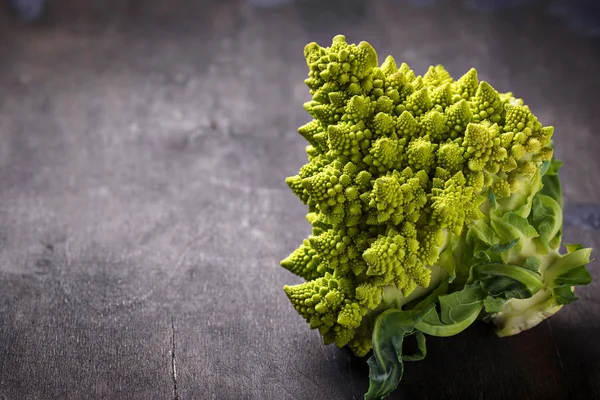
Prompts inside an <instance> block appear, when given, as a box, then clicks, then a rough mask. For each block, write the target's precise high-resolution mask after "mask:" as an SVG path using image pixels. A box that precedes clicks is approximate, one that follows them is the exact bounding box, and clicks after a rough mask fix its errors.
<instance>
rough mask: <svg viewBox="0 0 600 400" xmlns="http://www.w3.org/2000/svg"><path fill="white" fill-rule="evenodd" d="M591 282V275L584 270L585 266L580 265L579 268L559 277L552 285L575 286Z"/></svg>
mask: <svg viewBox="0 0 600 400" xmlns="http://www.w3.org/2000/svg"><path fill="white" fill-rule="evenodd" d="M591 281H592V275H590V273H589V272H588V270H587V269H586V268H585V265H582V266H580V267H577V268H573V269H571V270H570V271H567V272H565V273H564V274H562V275H559V276H558V277H557V278H555V279H554V284H555V285H556V286H562V285H568V286H577V285H587V284H588V283H590V282H591Z"/></svg>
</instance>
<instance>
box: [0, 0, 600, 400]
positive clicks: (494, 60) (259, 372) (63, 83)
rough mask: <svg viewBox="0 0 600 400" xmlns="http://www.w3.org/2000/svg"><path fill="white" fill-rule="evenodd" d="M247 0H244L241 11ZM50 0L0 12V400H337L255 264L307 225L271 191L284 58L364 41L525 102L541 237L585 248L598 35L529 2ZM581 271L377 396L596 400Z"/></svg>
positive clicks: (354, 373) (594, 155)
mask: <svg viewBox="0 0 600 400" xmlns="http://www.w3.org/2000/svg"><path fill="white" fill-rule="evenodd" d="M253 3H257V1H256V0H255V1H254V2H253ZM253 3H252V2H244V1H235V2H232V1H213V2H200V1H184V0H170V1H167V0H162V1H161V0H144V1H142V0H137V1H134V0H127V1H125V0H123V1H120V0H110V1H103V2H100V1H96V2H91V1H90V2H85V1H66V0H65V1H61V0H55V1H53V2H51V4H50V6H51V7H50V8H49V9H48V10H47V12H46V13H45V14H44V16H43V17H42V19H41V20H40V21H38V22H36V23H32V24H25V23H21V22H17V21H16V20H14V19H13V18H12V17H10V16H9V15H8V14H7V13H5V12H0V399H4V400H13V399H25V400H30V399H127V400H137V399H140V400H148V399H185V400H188V399H284V400H285V399H290V400H291V399H296V400H300V399H311V400H312V399H360V398H362V394H363V393H364V392H365V391H366V389H367V385H368V369H367V366H366V363H365V361H364V360H357V359H355V358H353V357H351V356H350V354H349V352H347V351H344V350H338V349H336V348H335V347H332V346H324V345H322V343H321V341H320V337H319V335H318V334H317V332H315V331H310V330H309V329H308V326H307V325H306V324H305V323H304V322H303V321H302V320H301V318H300V317H299V316H298V315H297V314H296V313H295V312H294V310H293V309H292V307H291V305H290V304H289V303H288V301H287V299H286V297H285V295H284V293H283V291H282V289H281V288H282V286H283V285H284V284H293V283H297V282H299V281H300V280H299V279H298V278H296V277H294V276H292V275H291V274H290V273H288V272H287V271H285V270H283V269H282V268H280V267H279V266H278V262H279V260H281V259H282V258H284V257H285V256H287V254H288V253H289V252H290V251H291V250H293V249H294V248H295V247H296V245H297V244H298V243H299V242H300V241H301V239H302V238H303V237H305V236H306V235H307V234H308V232H309V226H308V224H307V223H306V222H305V220H304V214H305V210H304V207H303V206H302V204H301V203H300V202H299V201H298V200H297V199H296V198H295V197H294V195H293V194H292V193H291V192H290V191H289V190H288V188H287V187H286V185H285V183H284V178H285V177H286V176H289V175H293V174H295V173H296V171H297V170H298V168H299V167H300V166H301V165H302V164H303V163H304V161H305V160H304V153H303V149H304V146H305V143H304V141H303V140H302V138H301V137H300V136H299V135H298V134H297V133H296V128H297V127H298V126H299V125H301V124H303V123H304V122H306V121H307V120H308V116H307V114H306V113H305V112H304V110H303V108H302V103H303V102H304V101H306V100H307V99H308V98H309V95H308V93H307V89H306V88H305V86H304V85H303V80H304V78H305V76H306V73H307V71H306V67H305V64H304V59H303V48H304V45H305V44H306V43H308V42H310V41H317V42H319V43H321V44H328V43H330V40H331V38H332V37H333V36H334V35H335V34H337V33H344V34H345V35H346V36H347V38H348V40H349V41H354V42H358V41H360V40H367V41H369V42H370V43H372V44H373V46H374V47H375V48H376V49H377V51H378V52H379V54H380V57H381V59H383V58H384V57H385V55H387V54H392V55H394V56H395V57H396V60H398V61H405V62H407V63H409V65H411V66H412V67H413V68H414V69H415V70H416V71H417V72H419V73H424V72H425V70H426V68H427V66H429V65H430V64H437V63H443V64H444V65H445V66H446V67H447V68H448V70H449V71H450V72H451V73H452V74H453V75H454V76H455V77H457V76H459V75H461V74H462V73H464V72H466V71H467V70H468V68H470V67H471V66H474V67H476V68H477V69H478V70H479V71H480V78H481V79H483V80H487V81H489V82H491V83H492V84H493V85H494V86H495V87H496V88H498V89H499V90H502V91H508V90H513V91H515V92H516V94H517V95H518V96H520V97H523V98H525V100H526V102H527V103H528V104H529V105H530V106H531V108H532V109H533V111H534V112H535V113H536V114H537V116H538V117H539V118H540V120H541V121H542V122H543V123H544V124H548V125H554V126H555V127H556V133H555V141H556V143H557V148H558V156H559V157H561V158H563V159H564V160H565V161H566V163H567V165H566V167H565V168H564V170H563V171H562V177H563V182H564V187H565V194H566V201H567V211H566V224H567V226H566V229H565V240H566V241H568V242H581V243H584V244H585V245H588V246H594V247H595V248H596V249H597V250H596V253H595V254H596V257H598V254H599V253H598V252H599V251H600V230H599V229H600V212H599V210H600V207H599V206H598V205H599V204H600V178H599V174H600V136H599V135H600V133H599V128H598V127H599V126H600V107H599V105H598V104H599V102H598V99H599V93H600V74H599V71H600V39H597V38H593V37H589V36H585V35H583V34H581V33H580V30H573V29H571V28H569V25H568V24H566V23H565V22H564V21H563V20H562V19H560V18H558V17H556V16H555V15H552V14H549V13H547V12H546V9H545V8H544V7H545V3H543V4H539V3H538V4H537V5H535V6H531V7H516V8H507V9H502V10H498V11H495V12H489V11H488V12H482V11H475V10H471V9H465V8H463V7H461V5H460V4H459V3H457V2H446V3H444V4H438V5H435V6H431V7H414V6H411V5H409V4H407V2H402V1H394V0H372V1H367V0H345V1H342V0H338V1H329V2H326V1H318V0H304V1H297V2H288V3H286V4H282V5H280V6H278V7H271V8H265V7H256V6H255V5H253ZM598 267H600V265H599V263H598V261H596V262H594V263H592V265H591V269H592V270H593V274H594V275H595V277H596V278H597V279H598V281H597V282H595V283H594V284H592V285H590V286H588V287H585V288H582V289H581V290H579V292H578V294H579V296H580V297H581V299H582V300H581V301H579V302H577V303H576V304H573V305H572V306H569V307H568V308H566V309H564V310H563V311H561V312H560V313H559V314H558V315H556V316H555V317H553V318H552V319H551V321H550V322H544V323H542V324H541V325H539V326H538V327H536V328H535V329H532V330H530V331H528V332H526V333H523V334H521V335H519V336H517V337H512V338H504V339H499V338H496V337H495V336H494V335H493V333H492V330H491V328H490V327H488V326H486V325H480V324H476V325H475V326H473V327H471V328H469V329H468V330H467V331H466V332H465V333H464V334H461V335H460V336H458V337H453V338H447V339H436V338H432V339H429V341H428V344H429V354H428V357H427V359H426V360H425V361H422V362H419V363H411V364H409V365H408V366H407V368H406V374H405V379H404V382H403V383H402V385H401V388H400V389H399V390H398V391H397V393H395V394H394V395H393V396H391V397H390V399H435V400H438V399H442V400H443V399H456V400H459V399H460V400H465V399H467V400H468V399H486V400H487V399H599V398H600V293H599V288H600V283H599V282H600V273H598Z"/></svg>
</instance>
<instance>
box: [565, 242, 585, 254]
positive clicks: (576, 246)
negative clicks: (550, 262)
mask: <svg viewBox="0 0 600 400" xmlns="http://www.w3.org/2000/svg"><path fill="white" fill-rule="evenodd" d="M564 245H565V248H566V249H567V253H572V252H574V251H577V250H581V249H583V246H582V245H580V244H579V243H577V244H570V243H564Z"/></svg>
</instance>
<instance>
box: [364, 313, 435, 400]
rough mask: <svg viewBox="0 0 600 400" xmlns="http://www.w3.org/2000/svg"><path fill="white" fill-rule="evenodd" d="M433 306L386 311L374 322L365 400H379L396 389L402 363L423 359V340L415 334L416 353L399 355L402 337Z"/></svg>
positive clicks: (410, 330)
mask: <svg viewBox="0 0 600 400" xmlns="http://www.w3.org/2000/svg"><path fill="white" fill-rule="evenodd" d="M432 308H433V305H431V306H430V307H428V308H426V309H425V310H409V311H402V310H398V309H388V310H386V311H384V312H383V313H381V314H380V315H379V316H378V317H377V319H376V320H375V326H374V328H373V355H372V356H371V357H370V358H369V360H368V361H367V363H368V364H369V380H370V383H369V391H368V392H367V393H366V394H365V400H375V399H383V398H384V397H386V396H387V395H389V394H390V393H391V392H392V391H393V390H395V389H396V387H397V386H398V383H399V382H400V380H401V379H402V374H403V373H404V364H403V360H404V359H405V358H404V357H406V358H407V359H410V360H411V361H413V360H417V359H419V357H421V358H422V357H425V354H426V351H425V338H424V337H419V335H417V345H418V348H419V351H420V353H418V354H415V355H411V356H403V355H402V344H403V341H404V338H405V337H406V336H408V335H410V334H412V333H413V330H414V328H415V325H416V324H417V323H418V322H419V321H421V319H422V318H423V315H424V314H425V313H427V312H429V310H430V309H432Z"/></svg>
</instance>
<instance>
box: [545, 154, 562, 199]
mask: <svg viewBox="0 0 600 400" xmlns="http://www.w3.org/2000/svg"><path fill="white" fill-rule="evenodd" d="M562 165H563V163H562V162H561V161H559V160H557V159H553V160H552V162H551V163H550V164H549V165H548V169H547V171H546V173H545V174H544V176H542V184H543V185H544V186H543V187H542V190H541V191H540V193H541V194H543V195H546V196H548V197H551V198H552V199H553V200H554V201H556V202H557V203H558V204H559V205H560V206H561V207H562V190H561V187H560V179H559V175H558V171H559V170H560V167H561V166H562ZM542 167H543V165H542Z"/></svg>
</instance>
